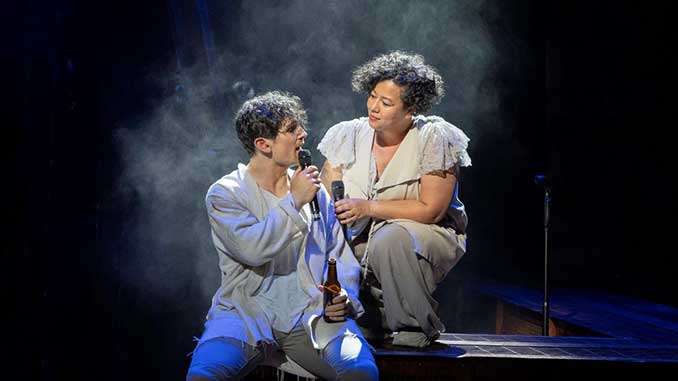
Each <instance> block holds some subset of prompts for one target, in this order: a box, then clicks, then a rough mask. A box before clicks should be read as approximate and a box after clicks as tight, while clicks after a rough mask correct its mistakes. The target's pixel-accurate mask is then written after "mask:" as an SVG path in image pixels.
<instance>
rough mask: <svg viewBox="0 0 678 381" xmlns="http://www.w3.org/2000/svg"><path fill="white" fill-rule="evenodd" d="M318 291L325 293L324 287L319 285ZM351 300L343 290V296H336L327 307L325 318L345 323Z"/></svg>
mask: <svg viewBox="0 0 678 381" xmlns="http://www.w3.org/2000/svg"><path fill="white" fill-rule="evenodd" d="M318 290H320V292H324V291H325V288H324V287H323V286H322V285H318ZM349 303H350V300H349V299H348V295H347V294H346V291H344V289H342V290H341V294H339V295H338V296H335V297H334V298H333V299H332V304H331V305H329V306H327V307H325V316H327V317H328V318H329V319H330V320H333V321H344V320H346V315H348V308H349Z"/></svg>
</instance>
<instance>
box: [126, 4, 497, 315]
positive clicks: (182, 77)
mask: <svg viewBox="0 0 678 381" xmlns="http://www.w3.org/2000/svg"><path fill="white" fill-rule="evenodd" d="M271 3H273V4H271ZM488 7H490V5H488V4H487V3H486V2H483V1H471V0H459V1H417V2H412V1H407V0H400V1H388V2H387V1H328V2H312V1H301V0H299V1H290V2H267V1H266V2H264V1H261V2H250V1H247V2H242V4H241V5H240V6H237V7H235V8H236V9H235V10H234V9H229V10H217V11H216V12H222V13H216V14H215V11H214V10H212V11H211V12H213V13H212V14H211V19H212V20H213V25H212V27H213V33H214V36H215V41H216V49H217V52H218V59H217V60H216V62H215V63H214V64H213V66H212V67H210V68H207V69H205V65H204V64H203V65H196V67H194V68H192V69H185V68H182V69H181V71H180V72H176V71H175V70H167V71H161V72H158V73H156V74H155V75H154V78H153V82H154V84H155V86H157V87H158V88H160V89H162V94H163V95H162V96H160V97H158V99H157V100H156V103H155V104H154V107H153V109H152V110H150V111H149V112H148V113H147V114H145V115H143V116H141V117H138V118H137V119H136V120H132V121H128V122H127V123H125V124H124V125H123V126H122V128H120V129H119V130H118V132H117V134H116V145H117V147H118V152H119V153H120V158H121V160H122V166H123V171H122V174H121V177H120V179H119V182H118V184H119V189H118V191H119V192H120V194H121V195H123V196H121V197H125V198H126V199H132V200H133V202H132V207H133V210H132V211H130V213H131V214H130V216H129V218H128V219H127V220H126V221H125V226H124V230H125V232H127V233H126V236H125V237H126V239H127V244H128V245H129V247H128V250H129V252H130V253H129V254H128V257H127V260H125V261H124V263H123V265H122V266H123V267H122V269H121V272H122V273H123V276H124V277H125V281H126V282H129V283H130V284H132V285H134V286H136V287H140V288H141V287H143V288H144V289H145V290H148V291H149V292H151V293H153V294H157V295H164V296H166V297H167V298H177V297H179V298H181V297H185V296H186V295H190V293H191V291H190V290H192V289H196V288H198V289H199V290H200V301H199V303H200V305H201V306H204V308H205V309H206V304H208V300H209V298H210V297H211V295H212V294H213V293H214V292H215V290H216V288H217V287H218V285H219V272H218V269H217V257H216V255H215V250H214V248H213V246H212V242H211V238H210V235H209V224H208V221H207V217H206V212H205V205H204V195H205V192H206V190H207V188H208V187H209V185H210V184H211V183H213V182H214V181H216V180H217V179H218V178H219V177H221V176H223V175H224V174H226V173H229V172H230V171H232V170H233V169H234V168H235V166H236V163H237V162H239V161H240V162H246V160H247V156H246V154H245V151H244V149H242V148H241V146H240V143H239V142H238V141H237V139H236V138H235V134H234V133H233V132H232V128H233V127H232V123H231V120H232V116H233V115H234V113H235V111H236V110H237V109H238V107H239V106H240V104H242V102H243V101H244V100H245V99H247V98H249V97H251V96H253V95H255V94H260V93H263V92H265V91H268V90H273V89H282V90H286V91H289V92H291V93H293V94H295V95H298V96H300V97H301V99H302V101H303V102H304V104H305V106H306V109H307V112H308V115H309V121H310V127H311V131H310V136H309V139H308V140H307V147H308V148H310V149H311V150H312V152H313V157H314V161H315V162H316V163H317V164H322V160H323V159H322V157H321V156H320V154H319V153H318V152H317V151H316V150H315V147H316V145H317V143H318V142H319V141H320V139H321V138H322V136H323V134H324V132H325V131H326V130H327V129H328V128H329V127H331V126H332V125H333V124H335V123H338V122H340V121H342V120H347V119H352V118H355V117H360V116H363V115H364V114H365V99H364V96H363V95H361V94H355V93H353V92H352V91H351V87H350V76H351V71H352V70H353V69H354V68H355V67H356V66H357V65H359V64H361V63H363V62H365V61H366V60H367V59H369V58H371V57H373V56H375V55H377V54H383V53H386V52H388V51H391V50H395V49H400V50H405V51H410V52H413V53H419V54H422V55H423V56H424V57H425V58H426V60H427V61H428V62H429V63H430V64H432V65H433V66H434V67H436V68H437V69H438V70H439V72H440V74H441V75H442V77H443V78H444V79H445V81H446V86H445V87H446V93H447V96H446V97H445V98H444V99H443V100H442V103H441V104H440V105H438V106H435V107H434V109H433V110H432V112H431V113H430V114H436V115H440V116H443V117H444V118H446V119H447V120H448V121H450V122H451V123H453V124H455V125H457V126H458V127H460V128H462V129H463V130H464V131H465V132H466V133H467V134H468V135H469V136H470V137H471V138H472V141H471V150H470V152H471V155H472V156H473V145H474V141H475V140H474V139H475V138H476V137H477V136H479V135H480V134H482V133H483V132H484V131H482V128H484V127H483V126H482V125H477V124H476V120H477V119H478V118H479V115H481V114H488V113H493V112H496V109H497V100H496V97H494V96H492V92H493V88H492V85H491V84H490V85H488V83H487V81H486V78H487V76H488V73H491V72H492V71H493V70H495V68H494V67H493V65H494V60H495V56H496V50H495V48H494V47H493V44H492V40H491V37H490V36H489V35H488V32H487V30H486V24H485V21H484V20H483V16H482V15H483V14H484V13H485V12H487V8H488ZM214 20H216V21H214ZM168 33H170V31H168ZM168 64H169V63H168ZM187 290H189V291H187Z"/></svg>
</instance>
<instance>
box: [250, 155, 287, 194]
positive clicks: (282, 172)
mask: <svg viewBox="0 0 678 381" xmlns="http://www.w3.org/2000/svg"><path fill="white" fill-rule="evenodd" d="M247 170H248V172H249V173H250V176H252V177H253V178H254V180H255V181H256V182H257V185H259V186H260V187H261V188H262V189H264V190H267V191H269V192H271V193H273V194H274V195H276V196H277V197H279V198H282V197H285V196H286V195H287V193H288V192H289V190H290V186H289V182H288V180H287V168H285V167H282V166H280V165H277V164H276V163H275V162H273V161H272V160H271V159H269V158H267V157H261V156H258V155H255V156H252V157H251V158H250V161H249V163H248V164H247Z"/></svg>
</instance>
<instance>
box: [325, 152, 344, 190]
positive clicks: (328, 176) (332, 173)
mask: <svg viewBox="0 0 678 381" xmlns="http://www.w3.org/2000/svg"><path fill="white" fill-rule="evenodd" d="M343 176H344V171H343V170H342V166H341V165H339V166H338V167H332V163H330V161H329V160H325V164H323V168H322V171H321V172H320V180H321V181H322V183H323V185H324V186H325V189H326V190H327V193H329V194H330V199H332V200H334V195H333V194H332V181H334V180H342V179H343Z"/></svg>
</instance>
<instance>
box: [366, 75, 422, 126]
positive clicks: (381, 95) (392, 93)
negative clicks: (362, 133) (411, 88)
mask: <svg viewBox="0 0 678 381" xmlns="http://www.w3.org/2000/svg"><path fill="white" fill-rule="evenodd" d="M402 91H403V89H402V88H401V87H400V86H398V85H397V84H396V83H395V82H393V81H392V80H390V79H387V80H383V81H381V82H379V83H377V85H376V86H374V89H372V91H371V92H370V95H369V96H368V97H367V113H368V116H369V124H370V127H372V128H373V129H374V130H376V131H389V130H393V131H400V130H403V131H404V130H405V129H407V128H409V127H410V125H411V124H412V114H413V113H412V111H411V110H407V109H405V105H404V104H403V101H402V99H401V98H400V97H401V95H402Z"/></svg>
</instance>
